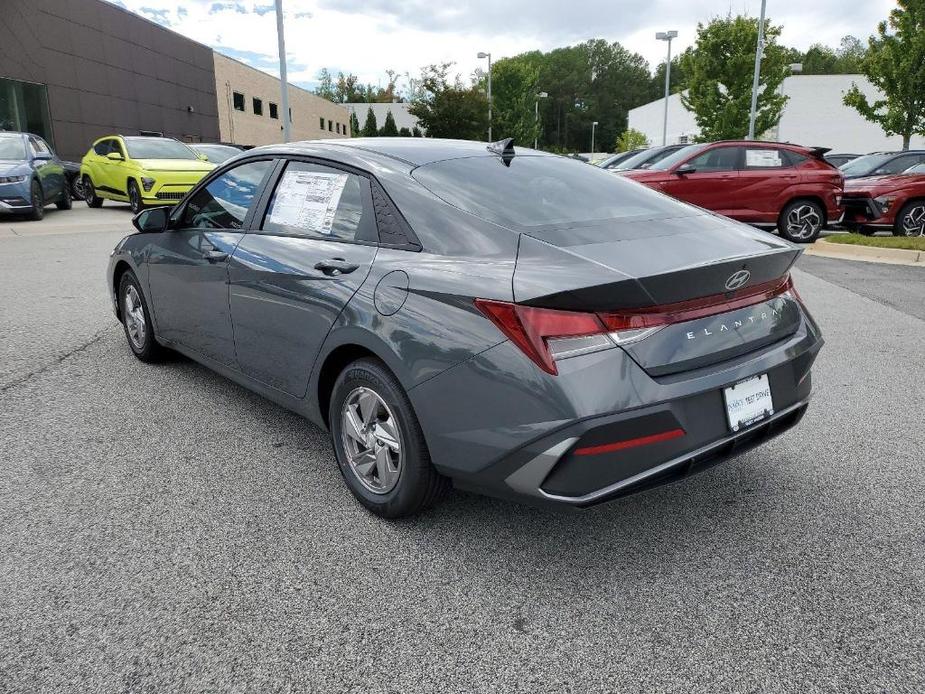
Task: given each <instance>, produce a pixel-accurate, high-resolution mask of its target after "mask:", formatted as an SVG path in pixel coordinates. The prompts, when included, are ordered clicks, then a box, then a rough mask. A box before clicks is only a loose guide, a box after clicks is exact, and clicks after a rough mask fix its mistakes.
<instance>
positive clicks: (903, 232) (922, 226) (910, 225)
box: [893, 200, 925, 236]
mask: <svg viewBox="0 0 925 694" xmlns="http://www.w3.org/2000/svg"><path fill="white" fill-rule="evenodd" d="M893 236H925V200H913V201H912V202H907V203H906V204H905V205H904V206H903V208H902V209H901V210H900V211H899V214H898V215H896V224H894V225H893Z"/></svg>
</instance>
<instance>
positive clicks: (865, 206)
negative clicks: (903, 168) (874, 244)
mask: <svg viewBox="0 0 925 694" xmlns="http://www.w3.org/2000/svg"><path fill="white" fill-rule="evenodd" d="M843 201H844V205H845V219H844V221H843V222H842V225H843V226H844V227H846V228H847V229H849V230H851V231H856V232H859V233H862V234H865V235H870V234H873V233H874V232H875V231H891V232H893V235H894V236H925V164H920V165H918V166H916V167H913V170H912V171H908V172H904V173H901V174H897V175H894V176H875V177H872V178H856V179H852V180H850V181H848V182H846V183H845V195H844V198H843Z"/></svg>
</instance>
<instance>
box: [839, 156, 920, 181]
mask: <svg viewBox="0 0 925 694" xmlns="http://www.w3.org/2000/svg"><path fill="white" fill-rule="evenodd" d="M922 163H925V150H908V151H905V152H874V153H873V154H866V155H864V156H863V157H858V158H857V159H855V160H853V161H850V162H848V163H847V164H842V165H841V167H839V168H840V170H841V172H842V175H844V177H845V178H846V179H852V178H867V177H868V176H887V175H891V174H898V173H902V172H903V171H905V170H906V169H908V168H909V167H911V166H915V165H916V164H922Z"/></svg>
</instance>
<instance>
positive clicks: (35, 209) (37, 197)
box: [29, 181, 45, 222]
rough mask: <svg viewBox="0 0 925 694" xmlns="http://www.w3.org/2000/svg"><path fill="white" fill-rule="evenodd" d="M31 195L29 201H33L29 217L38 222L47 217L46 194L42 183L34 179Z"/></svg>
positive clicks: (30, 190)
mask: <svg viewBox="0 0 925 694" xmlns="http://www.w3.org/2000/svg"><path fill="white" fill-rule="evenodd" d="M29 196H30V200H29V201H30V202H31V203H32V210H31V211H30V212H29V219H31V220H33V221H36V222H38V221H41V220H42V219H44V218H45V195H44V193H42V185H41V184H40V183H39V182H38V181H32V186H31V187H30V188H29Z"/></svg>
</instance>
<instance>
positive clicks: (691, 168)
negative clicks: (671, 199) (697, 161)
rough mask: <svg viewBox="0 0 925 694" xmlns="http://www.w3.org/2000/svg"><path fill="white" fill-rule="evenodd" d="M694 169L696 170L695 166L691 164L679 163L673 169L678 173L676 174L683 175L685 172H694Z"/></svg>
mask: <svg viewBox="0 0 925 694" xmlns="http://www.w3.org/2000/svg"><path fill="white" fill-rule="evenodd" d="M696 171H697V167H696V166H692V165H690V164H681V166H679V167H678V168H677V169H675V170H674V172H675V173H676V174H678V176H685V175H687V174H692V173H695V172H696Z"/></svg>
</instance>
